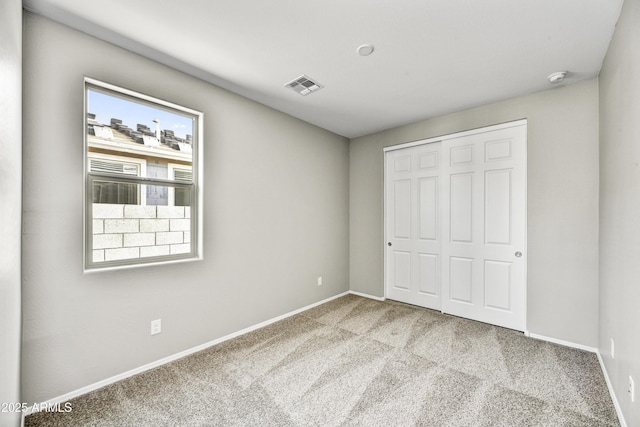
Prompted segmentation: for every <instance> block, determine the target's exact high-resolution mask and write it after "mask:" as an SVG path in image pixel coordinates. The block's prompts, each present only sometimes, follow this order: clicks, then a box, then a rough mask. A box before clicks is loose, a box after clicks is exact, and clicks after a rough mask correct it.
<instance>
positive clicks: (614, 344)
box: [611, 338, 616, 359]
mask: <svg viewBox="0 0 640 427" xmlns="http://www.w3.org/2000/svg"><path fill="white" fill-rule="evenodd" d="M611 358H612V359H615V358H616V343H615V342H613V338H611Z"/></svg>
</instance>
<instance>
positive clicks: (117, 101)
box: [85, 79, 202, 269]
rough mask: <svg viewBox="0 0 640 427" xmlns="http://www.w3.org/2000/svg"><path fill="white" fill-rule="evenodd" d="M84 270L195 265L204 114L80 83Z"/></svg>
mask: <svg viewBox="0 0 640 427" xmlns="http://www.w3.org/2000/svg"><path fill="white" fill-rule="evenodd" d="M85 118H86V135H85V154H86V157H85V159H86V160H85V162H86V171H87V172H86V183H85V189H86V197H85V198H86V203H85V218H86V220H85V249H86V250H85V268H87V269H96V268H104V267H113V266H126V265H138V264H147V263H151V262H162V261H166V260H177V259H188V258H198V257H200V256H201V254H199V253H198V252H199V246H198V241H199V235H198V231H199V230H198V228H199V218H198V206H199V204H200V203H201V201H200V200H198V197H197V195H198V194H200V193H201V192H200V191H199V188H198V184H199V183H198V180H197V178H198V176H200V173H201V171H200V170H198V168H197V164H198V162H197V159H198V156H199V155H201V151H202V147H201V143H200V141H201V137H202V136H201V133H202V132H201V131H200V126H201V120H202V113H199V112H197V111H193V110H190V109H188V108H185V107H181V106H178V105H175V104H171V103H168V102H165V101H162V100H159V99H155V98H151V97H149V96H146V95H141V94H138V93H135V92H132V91H129V90H126V89H121V88H118V87H115V86H112V85H109V84H106V83H102V82H98V81H95V80H92V79H86V80H85Z"/></svg>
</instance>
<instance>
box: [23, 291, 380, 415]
mask: <svg viewBox="0 0 640 427" xmlns="http://www.w3.org/2000/svg"><path fill="white" fill-rule="evenodd" d="M349 293H353V292H350V291H346V292H342V293H341V294H338V295H334V296H332V297H329V298H326V299H323V300H322V301H318V302H315V303H313V304H309V305H307V306H304V307H302V308H299V309H297V310H293V311H290V312H289V313H285V314H283V315H280V316H277V317H274V318H272V319H269V320H265V321H264V322H260V323H258V324H256V325H253V326H249V327H248V328H245V329H242V330H240V331H237V332H233V333H231V334H229V335H225V336H223V337H220V338H217V339H215V340H213V341H209V342H206V343H204V344H200V345H197V346H195V347H192V348H190V349H187V350H184V351H181V352H179V353H175V354H172V355H171V356H167V357H164V358H162V359H160V360H156V361H155V362H151V363H147V364H146V365H143V366H140V367H138V368H134V369H131V370H129V371H126V372H123V373H121V374H118V375H114V376H113V377H110V378H107V379H104V380H102V381H98V382H96V383H93V384H90V385H88V386H85V387H82V388H79V389H77V390H74V391H71V392H69V393H66V394H63V395H62V396H58V397H54V398H53V399H50V400H47V401H46V402H38V405H39V406H43V407H47V406H53V405H56V404H60V403H64V402H66V401H68V400H71V399H74V398H76V397H78V396H82V395H83V394H87V393H90V392H92V391H95V390H98V389H100V388H102V387H105V386H108V385H110V384H113V383H115V382H118V381H122V380H124V379H126V378H129V377H132V376H134V375H137V374H141V373H143V372H145V371H148V370H150V369H153V368H157V367H158V366H162V365H165V364H167V363H169V362H173V361H174V360H178V359H182V358H183V357H186V356H189V355H191V354H193V353H197V352H198V351H202V350H205V349H207V348H209V347H212V346H214V345H216V344H220V343H221V342H224V341H227V340H230V339H233V338H236V337H239V336H240V335H244V334H247V333H249V332H252V331H255V330H256V329H260V328H264V327H265V326H268V325H270V324H272V323H275V322H279V321H280V320H283V319H286V318H287V317H291V316H294V315H296V314H299V313H302V312H303V311H307V310H309V309H311V308H313V307H316V306H318V305H321V304H324V303H326V302H329V301H332V300H334V299H337V298H340V297H343V296H345V295H348V294H349ZM362 296H366V295H364V294H362ZM369 298H374V299H375V298H377V297H373V296H369ZM33 412H38V411H33V405H31V406H30V407H29V409H27V410H26V411H24V412H23V414H22V419H23V423H24V417H26V416H27V415H29V414H31V413H33Z"/></svg>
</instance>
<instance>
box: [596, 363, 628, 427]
mask: <svg viewBox="0 0 640 427" xmlns="http://www.w3.org/2000/svg"><path fill="white" fill-rule="evenodd" d="M596 354H597V355H598V361H599V362H600V368H601V369H602V373H603V374H604V380H605V381H606V383H607V388H608V389H609V395H611V400H612V401H613V406H614V407H615V408H616V413H617V414H618V421H619V422H620V426H621V427H627V422H626V421H625V419H624V414H623V413H622V408H621V407H620V402H618V398H617V397H616V394H615V392H614V391H613V384H611V380H610V379H609V373H608V372H607V368H606V367H605V365H604V360H603V359H602V355H601V354H600V352H599V351H597V352H596Z"/></svg>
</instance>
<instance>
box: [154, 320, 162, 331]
mask: <svg viewBox="0 0 640 427" xmlns="http://www.w3.org/2000/svg"><path fill="white" fill-rule="evenodd" d="M160 332H162V319H156V320H152V321H151V335H155V334H159V333H160Z"/></svg>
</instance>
